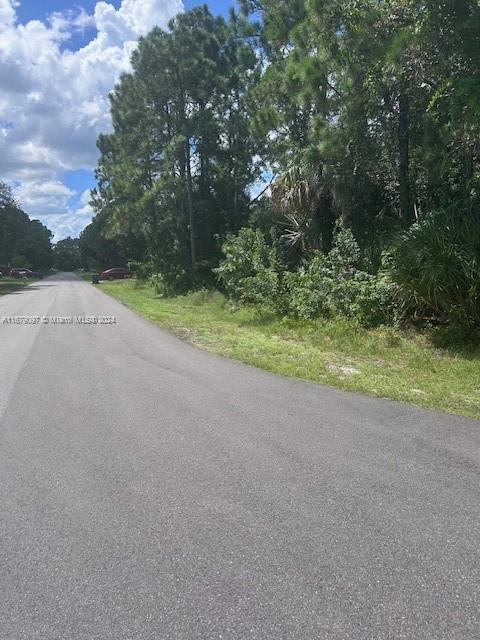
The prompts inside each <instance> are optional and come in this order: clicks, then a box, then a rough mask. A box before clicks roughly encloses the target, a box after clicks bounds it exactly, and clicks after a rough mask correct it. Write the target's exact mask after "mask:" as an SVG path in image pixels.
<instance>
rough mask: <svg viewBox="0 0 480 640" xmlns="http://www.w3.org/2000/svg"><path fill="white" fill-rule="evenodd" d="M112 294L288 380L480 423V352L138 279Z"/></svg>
mask: <svg viewBox="0 0 480 640" xmlns="http://www.w3.org/2000/svg"><path fill="white" fill-rule="evenodd" d="M100 287H101V289H102V290H103V291H105V292H106V293H108V294H110V295H112V296H113V297H115V298H117V299H118V300H119V301H120V302H122V303H124V304H125V305H127V306H128V307H130V308H131V309H133V310H134V311H136V312H138V313H139V314H141V315H142V316H144V317H145V318H148V319H149V320H152V321H153V322H156V323H157V324H159V325H161V326H162V327H164V328H165V329H168V330H169V331H171V332H172V333H174V334H176V335H177V336H179V337H181V338H183V339H186V340H188V341H189V342H191V343H192V344H194V345H197V346H199V347H201V348H203V349H207V350H209V351H212V352H214V353H218V354H221V355H224V356H228V357H231V358H235V359H237V360H240V361H242V362H246V363H248V364H252V365H254V366H257V367H260V368H262V369H266V370H268V371H272V372H274V373H280V374H283V375H287V376H292V377H297V378H302V379H304V380H311V381H314V382H320V383H323V384H328V385H332V386H335V387H339V388H341V389H348V390H350V391H359V392H362V393H366V394H369V395H373V396H380V397H385V398H391V399H394V400H403V401H406V402H410V403H412V404H416V405H421V406H424V407H430V408H435V409H440V410H443V411H448V412H450V413H456V414H460V415H464V416H468V417H472V418H477V419H480V348H479V349H477V350H474V351H469V352H463V353H461V352H456V353H455V352H451V351H445V350H442V349H439V348H436V347H435V346H433V345H432V344H431V343H430V342H429V340H428V338H427V337H426V336H423V335H417V334H414V333H413V332H407V331H399V330H395V329H392V328H379V329H371V330H365V329H360V328H358V327H356V326H355V325H353V324H352V323H350V322H346V321H342V320H335V321H323V320H322V321H320V320H317V321H309V322H298V321H294V320H282V319H278V318H275V317H271V316H265V315H263V316H262V315H259V314H258V312H255V310H253V309H239V310H232V309H231V307H230V305H229V303H228V302H227V301H226V300H225V298H223V296H221V294H219V293H217V292H199V293H193V294H190V295H188V296H183V297H178V298H172V299H162V298H159V297H158V296H157V295H156V294H155V293H154V291H153V289H152V288H151V287H149V286H138V284H136V283H135V282H134V281H125V280H124V281H117V282H104V283H102V284H101V285H100Z"/></svg>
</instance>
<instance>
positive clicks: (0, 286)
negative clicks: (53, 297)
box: [0, 277, 37, 296]
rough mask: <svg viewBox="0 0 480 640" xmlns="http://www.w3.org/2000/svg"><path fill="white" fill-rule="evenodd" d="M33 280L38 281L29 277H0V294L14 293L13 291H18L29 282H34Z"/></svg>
mask: <svg viewBox="0 0 480 640" xmlns="http://www.w3.org/2000/svg"><path fill="white" fill-rule="evenodd" d="M32 282H37V281H36V280H32V279H27V278H5V277H4V278H0V296H3V295H5V294H6V293H12V291H18V289H22V288H23V287H26V286H27V284H32Z"/></svg>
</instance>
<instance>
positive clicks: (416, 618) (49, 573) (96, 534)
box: [0, 274, 480, 640]
mask: <svg viewBox="0 0 480 640" xmlns="http://www.w3.org/2000/svg"><path fill="white" fill-rule="evenodd" d="M87 314H95V315H101V314H107V315H115V316H116V317H117V324H116V325H113V326H108V325H107V326H88V325H87V326H80V325H52V324H48V325H37V326H18V325H17V326H14V325H0V422H1V428H0V639H1V640H35V639H37V638H38V639H41V640H133V639H141V640H147V639H151V640H167V639H178V640H180V639H181V640H183V639H195V640H196V639H200V640H210V639H212V640H213V639H220V638H223V639H225V640H283V639H289V640H290V639H291V640H322V639H327V640H328V639H333V638H335V639H339V640H349V639H352V640H364V639H365V640H367V639H368V640H383V639H392V640H399V639H402V638H405V639H407V640H414V639H419V640H429V639H432V640H441V639H445V640H455V639H457V638H458V639H459V640H460V639H461V640H466V639H473V638H475V639H478V638H480V612H479V605H480V549H479V542H480V538H479V534H480V517H479V516H480V499H479V498H480V474H479V470H480V467H479V462H480V423H477V422H474V421H469V420H466V419H462V418H456V417H451V416H448V415H445V414H441V413H435V412H428V411H423V410H420V409H415V408H409V407H407V406H404V405H402V404H396V403H391V402H386V401H381V400H376V399H371V398H367V397H362V396H358V395H354V394H349V393H342V392H340V391H335V390H332V389H328V388H324V387H321V386H315V385H313V384H307V383H302V382H299V381H295V380H289V379H284V378H281V377H275V376H273V375H270V374H267V373H264V372H261V371H257V370H255V369H252V368H249V367H246V366H244V365H241V364H237V363H235V362H231V361H228V360H224V359H222V358H218V357H215V356H212V355H209V354H207V353H204V352H201V351H198V350H196V349H194V348H192V347H190V346H188V345H187V344H184V343H182V342H180V341H178V340H176V339H175V338H173V337H171V336H169V335H167V334H165V333H164V332H162V331H161V330H160V329H158V328H157V327H154V326H152V325H151V324H149V323H147V322H146V321H144V320H142V319H140V318H139V317H137V316H136V315H135V314H133V313H132V312H130V311H128V310H127V309H125V308H124V307H122V306H121V305H120V304H118V303H117V302H115V301H113V300H112V299H110V298H109V297H107V296H106V295H105V294H103V293H102V292H100V291H98V290H96V289H95V288H94V287H92V286H91V285H89V284H88V283H85V282H82V281H80V280H79V279H77V278H75V277H74V276H71V275H70V276H69V275H65V274H64V275H59V276H57V277H56V278H50V279H48V280H45V281H44V282H43V283H41V284H35V285H33V286H31V287H29V288H28V289H26V290H24V291H22V292H19V293H15V294H12V295H9V296H5V297H4V298H2V299H1V300H0V317H1V316H13V315H40V316H43V315H46V316H75V315H87Z"/></svg>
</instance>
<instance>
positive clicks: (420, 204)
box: [79, 0, 480, 362]
mask: <svg viewBox="0 0 480 640" xmlns="http://www.w3.org/2000/svg"><path fill="white" fill-rule="evenodd" d="M240 5H241V8H242V12H241V13H240V14H237V13H236V12H235V11H233V10H232V12H231V15H230V18H229V19H224V18H222V17H214V16H212V15H211V13H210V12H209V10H208V8H207V7H197V8H195V9H192V10H191V11H187V12H185V13H183V14H181V15H179V16H178V17H177V18H175V19H174V20H173V21H172V22H171V24H170V26H169V29H168V30H161V29H159V28H155V29H154V30H153V31H152V32H151V33H150V34H148V35H147V36H146V37H144V38H142V39H141V40H140V42H139V46H138V48H137V49H136V50H135V51H134V53H133V56H132V71H131V73H127V74H124V75H123V76H122V78H121V80H120V82H119V83H118V85H117V86H116V88H115V90H114V92H113V93H112V95H111V114H112V121H113V131H112V132H111V133H108V134H105V135H102V136H100V138H99V140H98V147H99V150H100V160H99V164H98V167H97V182H98V186H97V188H96V189H95V190H94V191H93V193H92V205H93V207H94V209H95V211H96V216H95V218H94V220H93V222H92V224H91V225H90V226H89V227H87V229H86V230H85V231H84V232H83V234H82V235H81V238H80V242H79V251H80V252H81V255H82V262H83V265H84V266H85V267H89V268H97V267H98V265H100V264H103V265H104V266H107V264H108V265H109V266H111V265H112V264H115V263H117V264H124V263H127V262H128V263H129V264H130V265H131V266H132V267H133V268H134V269H135V270H136V271H137V275H138V277H139V278H140V279H142V280H143V281H144V282H149V283H150V284H151V285H152V287H153V288H154V290H155V291H156V292H157V294H158V295H163V296H165V297H171V296H175V295H178V294H185V293H187V292H189V291H195V290H202V289H214V288H216V289H218V290H219V291H220V292H221V293H222V294H224V295H225V296H226V297H228V298H229V299H230V301H231V303H232V304H234V305H235V306H236V308H237V307H238V306H244V307H245V313H246V314H253V315H254V314H255V313H262V314H270V316H269V317H271V318H275V320H272V321H271V322H278V323H280V326H284V325H283V324H281V323H283V322H285V323H287V324H288V323H289V322H298V326H299V327H301V326H304V325H303V324H302V323H304V322H311V323H312V324H311V325H308V326H309V327H319V328H321V327H323V326H325V325H324V324H322V323H325V322H326V323H329V322H334V323H335V322H340V320H339V319H342V321H347V322H349V323H351V325H350V324H349V325H348V326H354V327H357V328H358V329H355V331H357V330H358V331H363V330H365V329H367V328H374V327H390V328H392V330H395V329H396V328H399V327H402V326H403V327H411V328H413V327H414V328H415V329H414V330H415V331H418V330H423V331H425V336H429V335H431V332H432V330H435V331H436V332H437V333H438V334H442V335H443V336H444V340H445V341H446V342H449V343H451V344H469V343H475V341H478V331H479V327H480V200H479V198H480V195H479V193H480V171H479V162H478V160H479V154H480V146H479V134H480V6H479V4H478V2H477V1H476V0H447V1H446V2H441V3H439V2H434V1H433V0H387V1H385V2H377V1H376V0H349V1H348V2H340V1H339V0H322V1H321V2H320V1H319V0H242V2H240ZM250 306H251V307H253V308H252V309H250V308H249V307H250ZM316 323H317V324H316ZM285 326H286V325H285ZM289 326H293V325H289ZM332 326H333V325H332ZM312 330H313V329H312ZM319 330H320V329H319ZM412 330H413V329H412ZM355 335H356V334H355ZM452 362H453V361H452Z"/></svg>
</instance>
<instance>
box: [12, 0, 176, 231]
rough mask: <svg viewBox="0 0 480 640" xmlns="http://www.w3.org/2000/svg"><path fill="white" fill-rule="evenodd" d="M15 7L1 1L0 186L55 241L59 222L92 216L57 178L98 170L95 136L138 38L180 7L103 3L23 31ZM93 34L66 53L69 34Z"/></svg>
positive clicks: (129, 0)
mask: <svg viewBox="0 0 480 640" xmlns="http://www.w3.org/2000/svg"><path fill="white" fill-rule="evenodd" d="M17 5H18V3H17V2H15V1H14V0H0V179H4V180H9V181H11V182H12V183H13V184H15V185H16V193H17V196H18V197H19V199H20V200H21V202H22V204H23V205H24V207H25V210H26V211H27V212H29V213H32V215H35V216H38V217H40V218H41V219H42V220H47V218H48V221H49V223H50V224H52V227H51V228H52V230H53V231H55V232H56V234H57V235H58V234H59V229H60V228H61V227H63V226H64V223H63V222H62V216H64V218H65V222H66V224H67V226H68V227H69V228H73V227H78V225H76V224H75V216H76V215H78V220H79V221H80V220H81V222H82V224H83V223H84V222H85V220H86V221H87V222H88V216H90V214H91V212H90V210H89V209H88V210H87V209H85V203H83V206H81V207H80V208H79V209H78V210H77V211H72V210H71V209H70V208H68V200H69V199H70V198H71V197H72V195H73V194H72V193H71V190H70V189H68V188H67V187H66V186H65V185H63V187H64V189H63V191H62V189H61V188H60V187H59V185H62V183H61V182H60V181H59V178H58V176H59V175H60V174H61V172H64V171H68V170H75V169H92V168H93V167H94V166H95V164H96V161H97V157H98V153H97V149H96V145H95V142H96V139H97V136H98V134H99V133H101V132H105V131H108V130H109V128H110V116H109V102H108V94H109V92H110V91H111V89H112V88H113V86H114V85H115V83H116V81H117V80H118V77H119V75H120V74H121V73H122V72H124V71H128V70H129V68H130V63H129V61H130V56H131V53H132V51H133V49H134V48H135V46H136V41H137V39H138V37H139V36H141V35H145V34H146V33H148V31H150V30H151V29H152V27H153V26H155V25H159V26H160V27H166V25H167V23H168V21H169V20H170V18H172V17H173V16H174V15H176V14H177V13H179V12H180V11H182V10H183V3H182V2H181V0H123V1H122V3H121V6H120V7H119V8H118V9H116V8H115V7H114V6H113V5H111V4H108V3H107V2H103V1H102V2H98V3H97V5H96V7H95V10H94V13H93V15H88V14H86V12H85V11H84V10H79V11H77V12H76V13H73V12H71V11H70V12H67V13H63V14H60V13H54V14H52V15H51V16H50V17H49V19H48V20H47V21H46V22H45V23H44V22H40V21H38V20H33V21H30V22H28V23H27V24H17V21H16V13H15V8H16V6H17ZM92 26H94V27H95V28H96V35H95V37H94V38H93V39H92V40H91V41H90V42H89V43H88V44H87V45H86V46H84V47H83V48H82V49H80V50H78V51H70V50H69V49H68V48H66V46H65V45H66V44H67V43H68V40H69V39H70V38H71V36H72V34H73V33H75V32H76V31H81V30H83V29H85V28H86V27H92ZM42 185H43V187H42ZM67 192H68V193H67ZM62 198H63V200H62ZM67 219H68V222H67Z"/></svg>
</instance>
